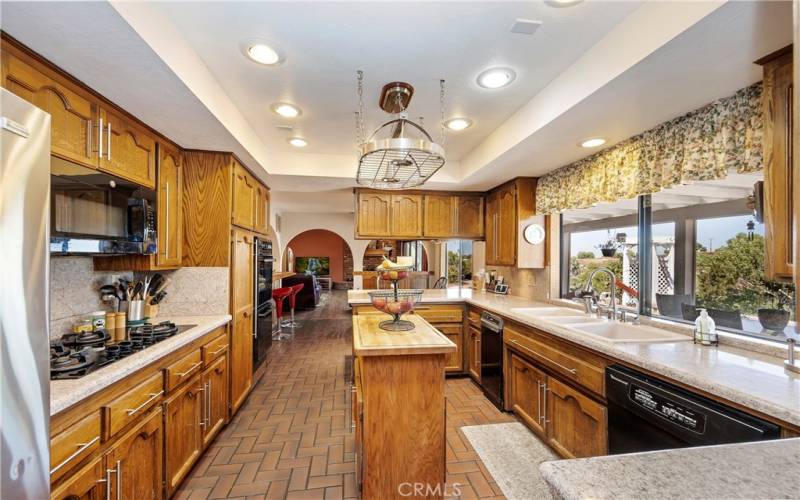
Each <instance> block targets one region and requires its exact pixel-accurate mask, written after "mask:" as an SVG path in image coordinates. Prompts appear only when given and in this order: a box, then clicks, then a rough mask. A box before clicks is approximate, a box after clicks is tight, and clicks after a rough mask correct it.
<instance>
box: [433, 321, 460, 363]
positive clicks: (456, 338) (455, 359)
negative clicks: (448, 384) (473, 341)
mask: <svg viewBox="0 0 800 500" xmlns="http://www.w3.org/2000/svg"><path fill="white" fill-rule="evenodd" d="M431 326H433V327H434V328H436V329H437V330H439V331H440V332H442V333H443V334H444V335H445V336H446V337H447V338H448V339H450V341H451V342H452V343H454V344H455V345H456V350H455V352H451V353H450V354H448V355H447V360H446V361H445V368H444V371H445V372H447V373H454V372H455V373H460V372H463V371H464V351H463V349H462V344H463V342H462V336H463V335H462V332H461V330H462V326H461V324H460V323H455V324H436V323H432V324H431Z"/></svg>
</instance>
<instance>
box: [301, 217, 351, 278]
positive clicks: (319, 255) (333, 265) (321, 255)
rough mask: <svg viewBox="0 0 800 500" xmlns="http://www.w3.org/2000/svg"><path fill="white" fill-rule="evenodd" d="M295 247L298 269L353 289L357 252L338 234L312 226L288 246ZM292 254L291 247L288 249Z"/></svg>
mask: <svg viewBox="0 0 800 500" xmlns="http://www.w3.org/2000/svg"><path fill="white" fill-rule="evenodd" d="M286 248H287V249H291V250H292V254H293V259H294V262H292V263H291V264H292V265H293V266H294V271H295V272H297V273H304V272H308V273H313V274H316V275H317V276H318V277H321V278H330V279H331V282H332V284H333V285H334V287H337V288H346V289H349V288H352V286H353V253H352V251H351V250H350V246H349V245H348V244H347V242H346V241H345V240H344V239H343V238H342V237H341V236H339V235H338V234H336V233H334V232H333V231H328V230H326V229H309V230H307V231H303V232H302V233H300V234H298V235H297V236H295V237H294V238H292V239H291V241H289V243H288V244H287V245H286ZM287 254H288V250H287Z"/></svg>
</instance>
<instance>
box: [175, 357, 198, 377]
mask: <svg viewBox="0 0 800 500" xmlns="http://www.w3.org/2000/svg"><path fill="white" fill-rule="evenodd" d="M202 364H203V362H202V361H198V362H197V363H195V364H193V365H192V366H190V367H189V369H188V370H186V371H185V372H181V373H176V374H175V375H177V376H179V377H183V376H185V375H188V374H189V373H192V372H193V371H194V369H195V368H197V367H198V366H200V365H202Z"/></svg>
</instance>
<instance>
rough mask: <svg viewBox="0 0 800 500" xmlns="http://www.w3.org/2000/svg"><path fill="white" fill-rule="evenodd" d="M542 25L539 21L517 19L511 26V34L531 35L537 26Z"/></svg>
mask: <svg viewBox="0 0 800 500" xmlns="http://www.w3.org/2000/svg"><path fill="white" fill-rule="evenodd" d="M541 25H542V22H541V21H531V20H530V19H517V20H516V21H514V24H512V25H511V32H512V33H519V34H520V35H533V34H534V33H536V30H538V29H539V26H541Z"/></svg>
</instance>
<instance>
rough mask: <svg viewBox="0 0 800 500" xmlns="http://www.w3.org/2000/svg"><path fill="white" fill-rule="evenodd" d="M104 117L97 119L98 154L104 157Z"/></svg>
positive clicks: (101, 157)
mask: <svg viewBox="0 0 800 500" xmlns="http://www.w3.org/2000/svg"><path fill="white" fill-rule="evenodd" d="M103 128H104V127H103V119H102V118H100V119H99V120H98V121H97V156H98V157H99V158H100V159H101V160H102V159H103Z"/></svg>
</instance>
